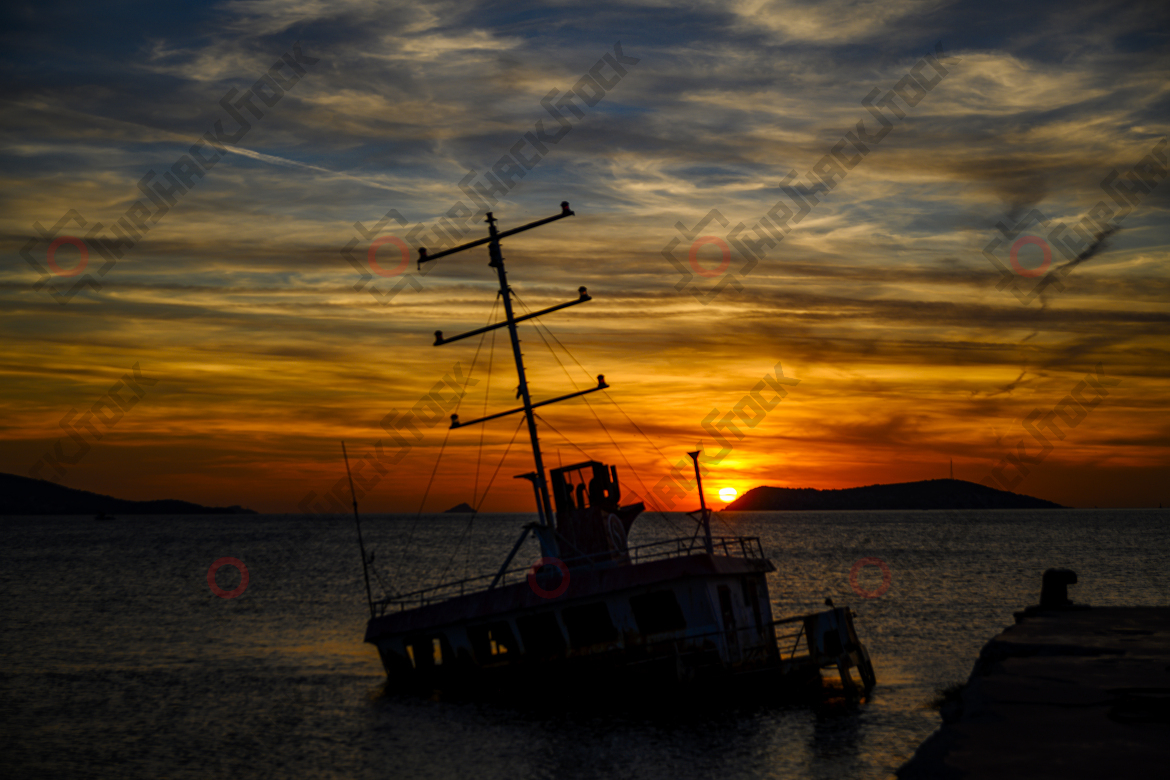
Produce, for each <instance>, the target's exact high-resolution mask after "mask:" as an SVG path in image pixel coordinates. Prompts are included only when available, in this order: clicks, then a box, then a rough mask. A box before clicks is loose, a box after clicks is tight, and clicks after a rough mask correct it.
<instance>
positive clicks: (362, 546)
mask: <svg viewBox="0 0 1170 780" xmlns="http://www.w3.org/2000/svg"><path fill="white" fill-rule="evenodd" d="M341 457H343V458H345V475H346V476H347V477H349V495H350V496H352V497H353V521H354V523H355V524H356V525H357V532H358V549H359V550H361V553H362V574H363V575H365V578H366V603H368V604H369V605H370V620H373V619H374V597H373V595H372V594H371V593H370V569H369V562H368V561H367V560H366V545H365V543H364V542H362V520H361V518H360V517H358V508H357V493H356V492H355V491H354V489H353V474H352V473H351V472H350V470H349V454H348V453H347V452H346V451H345V442H342V443H341Z"/></svg>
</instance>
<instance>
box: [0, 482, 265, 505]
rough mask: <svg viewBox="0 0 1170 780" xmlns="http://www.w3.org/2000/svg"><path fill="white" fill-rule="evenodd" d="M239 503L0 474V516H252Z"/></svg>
mask: <svg viewBox="0 0 1170 780" xmlns="http://www.w3.org/2000/svg"><path fill="white" fill-rule="evenodd" d="M254 514H256V512H254V511H253V510H251V509H245V508H243V507H240V506H227V507H222V506H200V505H199V504H193V503H191V502H190V501H177V500H174V499H162V500H159V501H127V500H125V499H121V498H112V497H110V496H103V495H101V494H100V493H91V492H89V491H88V490H75V489H73V488H67V487H64V486H62V485H58V484H56V483H53V482H49V481H47V480H44V479H31V478H29V477H20V476H17V475H16V474H2V473H0V515H254Z"/></svg>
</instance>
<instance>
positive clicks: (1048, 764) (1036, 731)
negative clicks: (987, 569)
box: [896, 570, 1170, 780]
mask: <svg viewBox="0 0 1170 780" xmlns="http://www.w3.org/2000/svg"><path fill="white" fill-rule="evenodd" d="M1062 571H1063V570H1062ZM1069 574H1071V572H1069ZM1073 577H1074V579H1073V580H1072V581H1073V582H1075V575H1073ZM1066 603H1067V602H1066ZM1015 617H1016V621H1017V623H1016V625H1014V626H1012V627H1011V628H1008V629H1007V630H1006V631H1004V632H1003V633H1001V634H999V635H998V636H996V637H995V638H994V639H992V640H991V641H990V642H988V643H987V645H986V646H984V648H983V650H982V651H981V652H980V654H979V659H978V661H976V663H975V668H974V670H973V671H972V673H971V677H970V679H969V680H968V684H967V686H966V688H965V689H964V690H963V692H962V695H961V698H959V699H958V700H957V701H954V702H952V703H950V704H948V705H945V706H944V707H943V712H942V714H943V721H944V724H943V726H942V727H941V728H939V730H938V731H936V732H935V733H934V734H933V735H931V736H930V738H929V739H927V740H926V741H925V742H924V743H922V745H921V746H920V747H919V748H918V751H917V752H916V753H915V755H914V757H913V758H912V759H911V760H910V761H908V762H907V763H906V764H904V765H903V766H902V767H901V768H900V769H898V771H897V773H896V775H897V777H898V778H900V779H901V780H925V779H926V778H929V780H949V779H950V778H964V780H981V779H982V778H988V779H989V780H990V778H995V780H1012V779H1014V778H1021V779H1023V778H1027V780H1037V779H1038V778H1054V779H1055V778H1060V780H1074V779H1076V778H1085V779H1086V780H1090V779H1091V780H1105V779H1106V778H1121V777H1166V776H1167V771H1168V770H1167V767H1168V766H1170V607H1117V608H1114V607H1107V608H1089V607H1077V606H1073V605H1068V606H1055V607H1051V608H1044V607H1029V608H1028V609H1027V610H1025V611H1023V612H1017V613H1016V614H1015Z"/></svg>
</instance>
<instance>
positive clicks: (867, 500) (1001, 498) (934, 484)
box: [723, 479, 1064, 512]
mask: <svg viewBox="0 0 1170 780" xmlns="http://www.w3.org/2000/svg"><path fill="white" fill-rule="evenodd" d="M1063 508H1064V507H1062V506H1061V505H1060V504H1054V503H1052V502H1051V501H1045V500H1044V499H1042V498H1032V497H1031V496H1022V495H1020V494H1018V493H1009V492H1007V491H1006V490H996V489H995V488H989V487H987V486H986V485H980V484H977V483H975V482H967V481H965V480H961V479H927V480H923V481H921V482H899V483H897V484H893V485H868V486H866V487H855V488H844V489H842V490H817V489H816V488H777V487H757V488H752V489H751V490H749V491H748V492H746V493H744V494H743V495H742V496H740V497H739V498H737V499H736V500H735V501H732V502H731V503H730V504H728V505H727V506H726V507H725V508H724V510H723V511H725V512H784V511H795V510H806V511H807V510H821V511H826V510H831V511H841V510H850V509H1063Z"/></svg>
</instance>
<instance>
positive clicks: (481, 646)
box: [467, 621, 516, 663]
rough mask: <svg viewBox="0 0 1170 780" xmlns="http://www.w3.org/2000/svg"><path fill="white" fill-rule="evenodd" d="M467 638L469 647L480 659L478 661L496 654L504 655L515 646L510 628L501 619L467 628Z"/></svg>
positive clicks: (488, 658) (488, 659) (485, 659)
mask: <svg viewBox="0 0 1170 780" xmlns="http://www.w3.org/2000/svg"><path fill="white" fill-rule="evenodd" d="M467 638H468V639H469V640H470V641H471V648H472V649H473V650H474V651H475V656H476V657H477V658H479V659H480V663H484V662H487V661H490V660H492V659H493V658H494V657H496V656H501V655H506V654H507V653H508V652H510V651H512V650H513V649H514V648H515V647H516V640H515V639H514V638H513V636H512V629H511V628H509V627H508V624H507V623H505V622H502V621H501V622H499V623H488V624H487V625H484V626H473V627H471V628H469V629H467ZM500 660H507V659H500Z"/></svg>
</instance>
